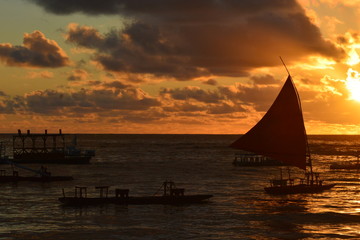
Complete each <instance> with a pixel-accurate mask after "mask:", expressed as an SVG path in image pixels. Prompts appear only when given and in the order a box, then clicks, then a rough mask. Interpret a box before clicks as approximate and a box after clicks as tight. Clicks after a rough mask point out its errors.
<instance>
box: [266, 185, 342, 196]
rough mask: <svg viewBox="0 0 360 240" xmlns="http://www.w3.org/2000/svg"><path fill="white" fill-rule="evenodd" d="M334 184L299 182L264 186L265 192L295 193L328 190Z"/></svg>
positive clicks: (277, 193)
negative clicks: (291, 184)
mask: <svg viewBox="0 0 360 240" xmlns="http://www.w3.org/2000/svg"><path fill="white" fill-rule="evenodd" d="M334 186H335V184H324V185H306V184H299V185H293V186H274V187H266V188H264V189H265V192H266V193H269V194H276V195H281V194H296V193H319V192H323V191H325V190H329V189H331V188H332V187H334Z"/></svg>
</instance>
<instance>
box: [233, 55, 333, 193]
mask: <svg viewBox="0 0 360 240" xmlns="http://www.w3.org/2000/svg"><path fill="white" fill-rule="evenodd" d="M281 60H282V59H281ZM284 66H285V64H284ZM285 68H286V66H285ZM286 70H287V68H286ZM287 72H288V77H287V80H286V82H285V84H284V86H283V87H282V89H281V91H280V93H279V95H278V96H277V98H276V99H275V101H274V103H273V104H272V106H271V107H270V108H269V110H268V111H267V112H266V114H265V115H264V116H263V118H262V119H261V120H260V121H259V122H258V123H257V124H256V125H255V126H254V127H253V128H251V129H250V130H249V131H248V132H247V133H246V134H244V135H243V136H242V137H240V138H239V139H237V140H236V141H235V142H233V143H232V144H231V147H234V148H237V149H241V150H245V151H249V152H254V153H257V154H261V155H263V156H267V157H270V158H272V159H275V160H278V161H281V162H283V163H285V164H286V165H288V166H294V167H298V168H300V169H302V170H304V172H305V178H303V179H301V180H300V183H295V181H294V179H292V178H291V177H290V174H289V178H288V179H283V178H282V174H281V177H280V179H274V180H271V181H270V183H271V186H269V187H265V188H264V190H265V191H266V192H267V193H269V194H293V193H317V192H322V191H324V190H328V189H331V188H332V187H334V186H335V184H324V183H323V181H322V180H320V178H319V174H318V173H315V172H313V167H312V158H311V155H310V149H309V144H308V139H307V134H306V129H305V125H304V119H303V114H302V109H301V102H300V98H299V94H298V92H297V90H296V87H295V85H294V83H293V80H292V77H291V75H290V73H289V71H288V70H287ZM307 168H308V171H307Z"/></svg>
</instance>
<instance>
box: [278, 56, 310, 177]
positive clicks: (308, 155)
mask: <svg viewBox="0 0 360 240" xmlns="http://www.w3.org/2000/svg"><path fill="white" fill-rule="evenodd" d="M279 58H280V60H281V62H282V64H283V65H284V67H285V69H286V71H287V73H288V74H289V76H290V78H291V81H292V77H291V74H290V72H289V70H288V68H287V67H286V65H285V62H284V61H283V59H282V58H281V56H279ZM296 94H297V98H298V101H299V106H300V110H301V112H302V107H301V101H300V98H299V94H298V92H297V91H296ZM303 122H304V120H303ZM304 134H305V141H306V152H307V153H306V156H307V158H308V165H309V167H310V175H311V182H313V180H314V177H313V168H312V160H311V155H310V148H309V142H308V138H307V134H306V128H305V126H304Z"/></svg>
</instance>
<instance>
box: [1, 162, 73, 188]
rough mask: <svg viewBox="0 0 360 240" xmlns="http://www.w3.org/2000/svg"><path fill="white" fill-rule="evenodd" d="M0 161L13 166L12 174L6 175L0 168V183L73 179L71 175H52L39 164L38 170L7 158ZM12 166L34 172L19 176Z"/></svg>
mask: <svg viewBox="0 0 360 240" xmlns="http://www.w3.org/2000/svg"><path fill="white" fill-rule="evenodd" d="M2 161H6V162H7V163H8V164H10V165H11V166H12V168H13V170H12V175H7V174H6V170H4V169H0V183H7V182H22V181H24V182H25V181H27V182H55V181H71V180H74V178H73V177H71V176H54V175H52V174H51V173H50V172H49V171H47V168H45V167H44V166H41V168H40V170H35V169H32V168H29V167H26V166H22V165H20V164H18V163H15V162H12V161H11V160H9V159H6V158H3V159H2ZM14 167H17V168H22V169H25V170H27V171H30V172H32V173H35V174H36V175H35V176H20V175H19V172H18V171H16V170H14Z"/></svg>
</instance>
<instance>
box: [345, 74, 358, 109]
mask: <svg viewBox="0 0 360 240" xmlns="http://www.w3.org/2000/svg"><path fill="white" fill-rule="evenodd" d="M346 87H347V89H348V90H349V91H350V99H352V100H355V101H359V102H360V73H359V72H357V71H355V70H353V69H351V68H349V70H348V72H347V78H346Z"/></svg>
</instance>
